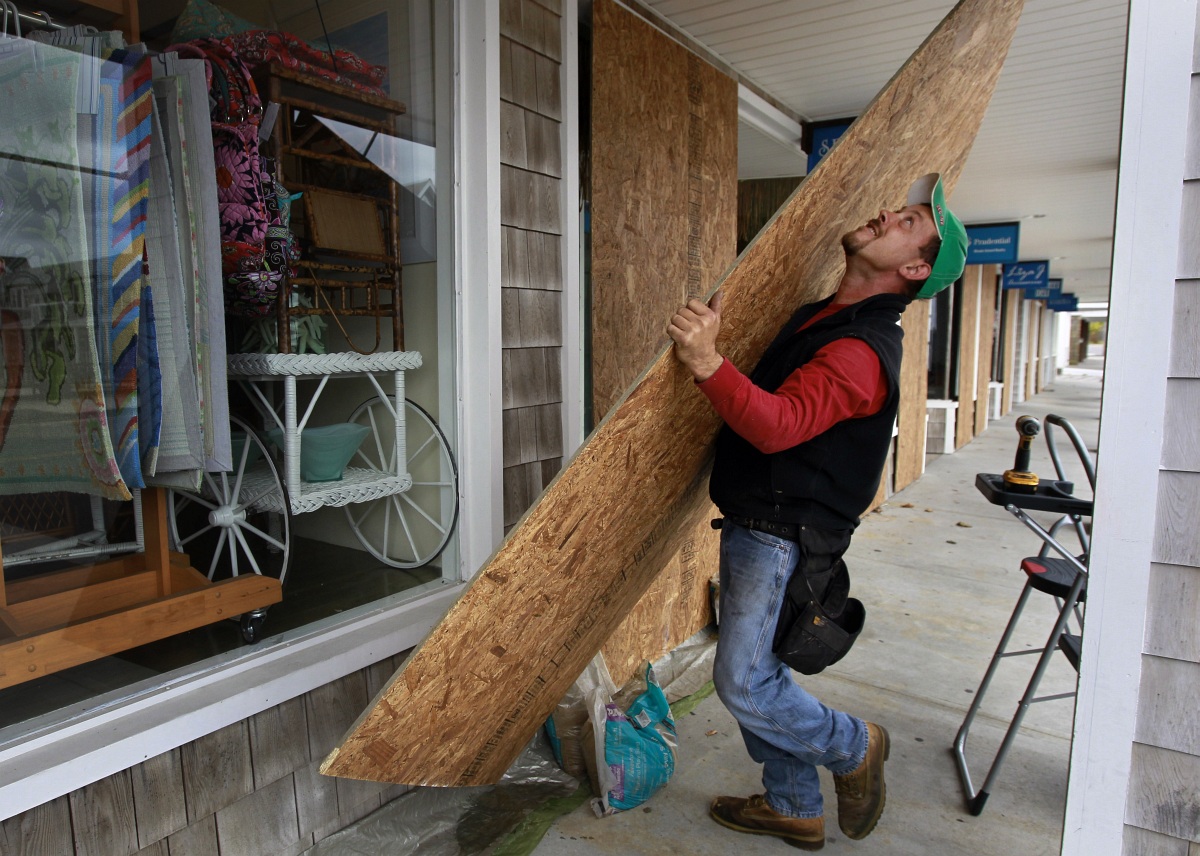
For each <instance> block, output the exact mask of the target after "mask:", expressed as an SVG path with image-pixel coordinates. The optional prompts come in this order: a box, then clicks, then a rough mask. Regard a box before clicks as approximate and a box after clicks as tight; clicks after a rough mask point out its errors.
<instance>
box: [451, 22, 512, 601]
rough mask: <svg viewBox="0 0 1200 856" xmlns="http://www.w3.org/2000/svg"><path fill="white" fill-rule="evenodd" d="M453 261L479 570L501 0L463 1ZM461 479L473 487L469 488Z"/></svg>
mask: <svg viewBox="0 0 1200 856" xmlns="http://www.w3.org/2000/svg"><path fill="white" fill-rule="evenodd" d="M454 26H455V56H456V60H457V74H456V75H455V84H454V107H453V123H454V134H455V149H454V187H453V192H452V198H453V200H454V203H453V204H454V265H455V297H456V303H457V306H458V312H459V316H458V319H459V325H458V329H459V331H460V333H459V337H458V342H457V346H458V347H457V361H456V363H457V364H456V371H457V375H458V379H459V387H458V389H459V398H458V425H459V432H460V434H459V436H460V437H461V438H462V444H461V446H460V448H459V494H460V502H461V505H460V508H461V511H462V517H461V523H460V524H459V544H460V549H461V551H462V576H463V577H464V578H469V577H471V576H473V575H474V574H475V571H476V570H478V569H479V568H480V567H481V566H482V565H483V563H484V562H486V561H487V559H488V557H489V556H491V554H492V551H493V550H494V549H495V548H496V545H497V544H499V543H500V540H501V538H502V537H503V535H504V482H503V479H504V473H503V463H504V432H503V430H502V429H501V422H502V418H503V413H502V411H503V394H504V377H503V361H502V359H501V341H502V340H501V332H500V286H501V264H500V252H501V251H500V247H501V229H500V4H499V3H497V2H494V1H493V0H489V2H486V3H478V2H471V0H456V2H455V20H454ZM463 485H470V486H471V489H470V490H469V491H468V490H465V489H464V488H463Z"/></svg>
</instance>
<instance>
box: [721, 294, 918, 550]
mask: <svg viewBox="0 0 1200 856" xmlns="http://www.w3.org/2000/svg"><path fill="white" fill-rule="evenodd" d="M832 299H833V298H832V297H830V298H828V299H826V300H822V301H820V302H819V303H813V304H810V305H808V306H804V307H801V309H800V310H799V311H798V312H797V313H796V314H795V315H793V316H792V319H791V320H790V321H788V323H787V324H785V325H784V327H783V329H782V330H781V331H780V332H779V335H778V336H776V337H775V341H774V342H772V343H771V345H770V347H768V348H767V350H766V352H765V353H764V354H763V357H762V359H761V360H759V363H758V366H757V367H756V368H755V369H754V371H753V372H752V373H751V375H750V380H751V381H753V382H754V383H755V384H756V385H757V386H759V387H762V388H763V389H765V390H767V391H768V392H774V391H775V390H776V389H778V388H779V386H780V385H781V384H782V383H783V382H784V380H786V379H787V377H788V376H789V375H790V374H791V373H792V372H793V371H795V370H796V369H798V368H799V367H800V366H802V365H804V364H805V363H807V362H808V361H809V360H811V359H812V358H813V357H814V356H815V355H816V353H817V351H818V350H820V349H821V348H823V347H824V346H825V345H827V344H829V343H830V342H833V341H834V340H836V339H843V338H847V337H853V338H856V339H861V340H862V341H864V342H866V343H867V344H868V345H869V346H870V347H871V349H872V350H874V351H875V353H876V354H877V355H878V356H879V362H880V364H881V365H882V366H883V370H884V374H885V375H886V376H887V382H888V395H887V399H886V400H885V401H884V404H883V407H882V408H881V409H880V410H879V412H878V413H875V414H873V415H871V416H864V417H861V418H855V419H845V420H842V421H841V422H839V423H837V424H836V425H834V426H833V427H831V428H830V429H829V430H827V431H825V432H824V433H822V434H819V435H817V436H816V437H813V438H812V439H810V440H808V441H806V442H804V443H801V444H799V445H798V446H793V447H792V448H790V449H785V450H783V451H781V452H776V453H774V454H771V455H766V454H763V453H762V452H760V451H758V450H757V449H755V448H754V447H753V446H752V445H750V443H748V442H747V441H745V440H743V439H742V438H741V437H740V436H738V435H737V434H736V433H734V431H733V429H731V428H730V427H729V426H728V425H726V426H724V427H723V428H722V429H721V432H720V434H719V435H718V436H717V447H716V460H715V462H714V464H713V472H712V478H711V479H710V480H709V495H710V496H711V497H712V501H713V502H714V503H715V504H716V506H717V508H719V509H720V510H721V512H722V513H723V514H731V515H737V516H741V517H752V518H755V519H760V520H776V521H783V522H787V523H803V524H807V525H811V526H819V527H822V528H825V529H853V528H855V527H856V526H858V521H859V516H860V515H861V514H862V513H863V512H864V511H866V510H867V507H868V506H869V505H870V504H871V500H872V499H873V498H874V497H875V493H876V491H877V490H878V488H879V478H880V475H881V474H882V473H883V467H884V463H885V462H886V460H887V454H888V449H889V448H890V447H891V440H892V427H893V425H894V424H895V419H896V411H897V409H898V408H899V406H900V359H901V356H902V355H903V344H902V341H903V339H904V332H903V331H902V330H901V328H900V325H899V323H898V322H899V321H900V313H901V312H903V311H904V308H905V307H906V306H907V305H908V303H909V300H908V298H907V297H903V296H900V295H897V294H877V295H874V296H872V297H868V298H867V299H866V300H863V301H860V302H859V303H855V304H853V305H851V306H847V307H846V308H845V309H842V310H841V311H839V312H836V313H834V314H833V315H831V316H829V317H828V318H823V319H822V320H820V321H818V322H817V323H815V324H813V325H812V326H810V327H809V328H808V329H806V330H801V331H800V332H797V330H799V328H800V327H801V326H802V325H803V324H804V322H806V321H807V320H808V319H809V318H811V317H813V316H814V315H815V314H816V313H817V312H818V311H820V310H821V309H823V308H824V307H825V306H827V305H828V304H829V302H830V301H831V300H832Z"/></svg>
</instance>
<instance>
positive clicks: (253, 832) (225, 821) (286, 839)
mask: <svg viewBox="0 0 1200 856" xmlns="http://www.w3.org/2000/svg"><path fill="white" fill-rule="evenodd" d="M299 839H300V831H299V829H298V828H297V826H296V790H295V786H294V785H293V783H292V777H291V776H287V777H286V778H283V779H280V780H279V781H277V782H274V783H273V784H271V785H268V786H267V787H265V788H263V789H261V790H257V791H255V792H254V793H252V794H250V795H248V796H246V797H244V798H242V799H240V800H238V801H237V802H236V803H234V804H233V805H230V806H227V807H225V808H223V809H221V810H220V811H219V812H217V841H218V843H219V845H220V848H221V853H222V854H225V853H262V854H264V856H265V854H275V853H283V852H285V851H286V850H287V849H288V848H291V847H292V846H293V845H295V844H297V843H298V842H299Z"/></svg>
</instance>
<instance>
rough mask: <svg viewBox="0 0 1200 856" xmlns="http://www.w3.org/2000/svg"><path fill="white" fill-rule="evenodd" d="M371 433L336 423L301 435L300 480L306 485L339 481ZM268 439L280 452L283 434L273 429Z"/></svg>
mask: <svg viewBox="0 0 1200 856" xmlns="http://www.w3.org/2000/svg"><path fill="white" fill-rule="evenodd" d="M370 431H371V429H370V427H368V426H366V425H359V424H357V423H355V422H338V423H336V424H334V425H322V426H320V427H319V428H305V429H304V430H303V431H301V432H300V478H302V479H303V480H304V481H306V482H328V481H340V480H341V478H342V473H343V471H344V470H345V469H346V464H348V463H350V459H351V458H353V457H354V453H355V452H357V451H358V447H359V446H361V445H362V441H363V440H365V439H366V436H367V434H369V433H370ZM267 437H268V438H269V439H270V441H271V442H272V443H274V444H275V445H276V446H278V447H279V448H281V449H282V448H283V432H282V431H281V430H280V429H278V428H272V429H271V430H270V431H268V432H267Z"/></svg>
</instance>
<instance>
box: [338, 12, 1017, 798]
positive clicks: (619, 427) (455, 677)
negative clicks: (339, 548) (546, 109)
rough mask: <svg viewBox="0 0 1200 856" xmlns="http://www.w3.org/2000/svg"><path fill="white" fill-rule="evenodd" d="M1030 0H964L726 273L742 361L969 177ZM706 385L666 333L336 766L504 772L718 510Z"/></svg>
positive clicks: (731, 331)
mask: <svg viewBox="0 0 1200 856" xmlns="http://www.w3.org/2000/svg"><path fill="white" fill-rule="evenodd" d="M1021 5H1022V4H1021V0H963V2H961V3H960V4H959V5H958V6H956V7H955V9H954V11H953V12H951V14H950V15H949V16H947V18H946V20H945V21H943V22H942V24H940V25H939V26H938V28H937V29H936V30H935V31H934V32H933V34H932V35H931V36H930V37H929V38H928V39H926V41H925V43H924V44H923V45H922V46H921V47H920V48H919V49H918V50H917V52H916V53H915V54H914V55H913V56H912V57H911V58H910V59H909V61H908V62H907V63H906V64H905V65H904V67H903V68H902V69H901V70H900V72H899V73H898V74H897V75H896V76H895V77H893V79H892V80H891V82H890V83H889V84H888V85H887V87H886V88H885V89H884V90H883V91H882V92H881V93H880V94H879V95H878V96H876V98H875V99H874V100H873V101H872V102H871V104H870V105H869V106H868V107H867V109H866V110H865V111H864V112H863V114H862V115H861V116H860V117H859V119H858V120H857V121H856V122H855V124H854V126H853V127H852V128H851V129H850V130H849V131H848V132H847V133H846V134H845V135H844V136H843V137H842V138H841V140H839V141H838V143H837V144H836V145H835V146H834V148H833V150H832V151H831V152H830V153H829V154H828V155H827V156H826V157H825V159H824V160H823V161H822V162H821V164H820V165H819V166H818V167H817V168H816V169H815V170H814V171H813V172H812V173H811V174H810V175H809V176H808V177H806V178H805V180H804V181H803V182H802V183H801V185H800V187H799V188H797V190H796V192H795V194H793V196H792V197H791V199H790V200H788V203H787V204H786V205H785V206H784V207H783V208H782V210H781V211H780V213H779V214H778V215H777V216H776V217H775V219H774V221H773V222H772V223H771V224H769V225H768V226H767V227H766V228H765V229H764V230H763V232H762V233H761V234H760V235H759V236H758V238H757V239H756V240H755V241H754V242H753V243H751V245H750V246H749V247H747V248H746V251H745V252H744V253H743V254H742V256H741V257H740V259H739V260H738V262H737V263H736V264H735V265H734V267H733V268H732V269H731V270H730V271H729V272H728V273H727V274H726V276H725V277H724V279H723V281H722V284H721V287H722V288H723V289H724V292H725V313H724V319H725V323H724V331H725V335H724V336H723V337H722V339H721V342H720V346H721V348H723V350H724V352H725V353H726V354H728V355H729V357H730V359H732V360H733V361H734V363H735V364H738V365H750V364H752V363H754V362H755V361H756V360H757V359H758V357H759V356H760V355H761V354H762V352H763V350H764V349H765V348H766V346H767V344H768V342H769V341H770V340H771V338H772V337H773V336H774V335H775V333H776V331H777V329H778V325H779V320H780V319H781V318H786V317H788V315H789V313H791V312H792V310H793V309H794V308H795V307H796V306H797V305H798V304H800V303H803V302H805V301H808V300H811V299H814V298H817V297H820V296H823V295H826V294H829V293H830V292H831V291H832V290H833V289H834V288H835V287H836V284H837V281H838V279H839V278H840V275H841V272H842V258H841V246H840V243H839V240H838V239H839V237H840V236H841V235H842V234H843V233H844V232H845V231H846V230H847V229H849V228H851V227H853V226H857V225H859V224H861V223H864V222H866V221H867V220H868V219H870V217H872V216H873V215H874V213H875V212H877V211H878V210H879V206H880V205H881V204H885V205H897V206H898V205H900V204H901V203H902V202H903V200H904V198H905V193H906V191H907V189H908V186H909V184H910V183H911V182H912V180H913V178H914V177H916V176H919V175H921V174H923V173H926V172H930V171H934V170H937V171H940V172H942V173H943V174H944V175H945V178H946V185H947V187H948V189H950V190H952V189H953V187H954V185H955V183H956V182H957V180H958V177H959V174H960V172H961V170H962V165H963V163H964V162H965V160H966V157H967V153H968V152H969V151H970V148H971V143H972V142H973V141H974V138H975V134H976V133H977V132H978V130H979V124H980V122H981V121H982V119H983V114H984V111H985V110H986V108H987V103H988V100H989V99H990V98H991V93H992V90H993V89H994V87H995V83H996V78H997V77H998V76H999V73H1000V68H1001V66H1002V65H1003V63H1004V58H1005V55H1006V54H1007V52H1008V45H1009V42H1010V40H1011V38H1012V34H1013V31H1014V30H1015V28H1016V24H1017V19H1018V17H1019V16H1020V10H1021ZM664 85H667V84H666V83H664ZM630 156H631V157H633V156H636V151H631V154H630ZM694 387H695V385H694V384H693V383H692V380H691V377H690V376H689V375H688V373H687V372H686V371H685V370H684V369H683V367H682V366H681V365H679V363H678V362H677V361H676V359H675V357H674V356H673V355H672V354H671V353H670V352H669V351H667V350H666V349H664V350H663V351H662V352H661V353H660V354H659V355H658V357H657V358H656V359H655V360H654V361H653V362H652V363H651V365H650V366H649V368H647V370H646V372H645V373H644V374H643V376H642V378H641V380H640V381H639V382H638V383H637V384H636V385H635V386H634V387H633V388H632V389H631V390H630V391H629V393H628V394H627V396H626V397H625V399H624V401H622V402H621V403H620V405H619V406H618V407H617V408H616V409H615V410H613V411H611V412H610V413H609V414H608V416H607V417H605V419H604V421H603V422H602V423H601V424H600V425H599V426H598V427H597V429H596V430H595V431H594V432H593V433H592V435H591V437H590V438H589V439H588V442H587V443H586V444H585V445H584V446H583V447H582V448H581V449H580V450H579V452H578V453H577V454H576V455H575V457H574V458H573V459H572V460H571V462H570V463H569V464H568V465H567V467H566V468H565V469H564V470H563V471H562V472H561V473H560V474H559V476H558V478H557V479H556V480H555V481H554V482H553V483H552V484H551V485H550V486H549V487H548V488H547V489H546V492H545V493H544V494H543V495H542V498H541V500H540V501H539V502H538V503H537V504H536V505H534V506H533V507H532V508H531V509H530V510H529V512H528V513H527V514H526V515H525V517H524V518H523V519H522V520H521V522H520V523H518V525H517V526H516V527H515V528H514V529H513V531H512V532H511V533H509V536H508V537H507V538H506V539H505V541H504V543H503V544H501V545H500V547H499V549H498V550H497V551H496V553H495V554H494V555H493V556H492V557H491V559H489V560H488V562H487V563H486V564H485V565H484V567H483V568H482V569H481V570H480V572H479V573H478V574H477V575H476V576H475V579H474V580H473V581H472V583H471V585H470V586H469V587H468V588H467V589H466V590H465V591H464V592H463V594H462V595H461V596H460V598H459V599H458V600H457V601H456V602H455V603H454V605H453V606H452V607H451V608H450V610H449V611H448V612H447V613H446V616H445V617H444V618H443V619H442V621H441V623H439V624H438V625H437V627H435V628H434V629H433V631H432V632H431V633H430V635H429V636H428V637H427V638H426V640H425V641H424V643H423V644H422V645H421V647H420V648H418V649H417V651H415V652H414V654H413V655H412V656H411V657H410V658H409V659H408V660H407V661H406V662H405V664H404V666H403V667H402V668H401V669H400V671H399V672H398V673H397V674H396V676H395V677H394V678H393V679H392V682H391V683H390V684H389V685H388V686H387V687H385V688H384V689H383V690H382V691H381V692H380V694H379V695H378V696H377V697H376V700H375V703H374V704H373V705H372V706H371V707H370V708H369V709H368V710H367V711H365V712H364V713H363V715H362V716H361V717H360V718H359V720H358V722H356V723H355V724H354V726H353V727H352V728H351V730H350V733H349V734H347V736H346V738H345V739H344V740H343V742H342V745H341V746H340V747H339V748H338V749H336V750H334V752H333V753H332V754H331V755H330V756H329V757H328V758H326V760H325V763H324V764H323V765H322V767H321V770H322V772H324V773H326V774H330V775H335V776H344V777H350V778H361V779H380V780H384V781H391V782H398V783H402V784H412V785H459V786H468V785H480V784H486V783H493V782H496V781H498V780H499V779H500V777H501V776H502V775H503V773H504V771H505V770H507V769H508V767H509V766H510V765H511V764H512V762H513V760H514V759H515V758H516V757H517V756H518V755H519V754H520V752H521V749H522V748H523V747H524V746H525V744H526V743H527V742H528V740H529V738H530V737H531V736H532V735H533V734H534V733H535V732H536V731H537V729H538V728H540V727H541V726H542V724H543V723H544V722H545V721H546V717H547V716H548V715H549V714H550V712H551V711H552V710H553V709H554V707H555V705H556V704H557V703H558V701H559V700H560V699H561V698H562V696H563V694H564V693H565V692H566V690H567V688H568V687H569V686H570V685H571V684H572V682H574V680H575V679H576V678H577V677H578V676H579V674H580V672H582V671H583V668H584V666H585V665H586V664H587V662H588V661H589V660H590V659H591V658H592V657H593V656H594V655H595V653H596V652H597V651H599V650H600V646H601V645H602V644H603V642H604V640H605V639H606V638H608V636H609V635H610V634H611V633H612V631H613V630H614V629H615V628H616V626H617V625H618V624H619V623H620V622H621V620H622V619H623V618H624V617H625V615H626V614H627V613H628V611H629V609H630V608H631V607H632V606H633V605H634V604H635V603H636V602H637V600H638V599H639V598H640V597H641V596H642V594H643V593H644V592H645V591H646V590H647V589H648V588H649V587H650V585H651V584H652V583H653V582H654V579H655V577H656V576H657V575H658V573H659V571H660V570H661V569H662V567H663V566H664V563H665V562H666V560H667V559H668V558H669V557H670V556H671V555H673V554H674V553H675V552H676V551H677V550H678V549H679V546H680V543H681V541H682V540H683V538H684V537H685V536H686V533H687V532H688V531H689V527H691V526H694V525H695V524H696V523H697V522H698V520H700V519H702V517H703V512H704V511H706V510H707V508H706V507H707V504H708V499H707V495H706V491H705V489H704V488H705V483H706V480H707V475H708V469H709V467H710V465H711V458H712V446H713V440H714V439H715V437H716V433H717V429H718V419H717V417H716V415H715V414H714V413H713V412H712V408H711V407H710V406H709V405H708V402H707V401H706V400H705V399H704V397H703V396H702V395H699V394H698V393H697V392H696V390H695V388H694Z"/></svg>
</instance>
